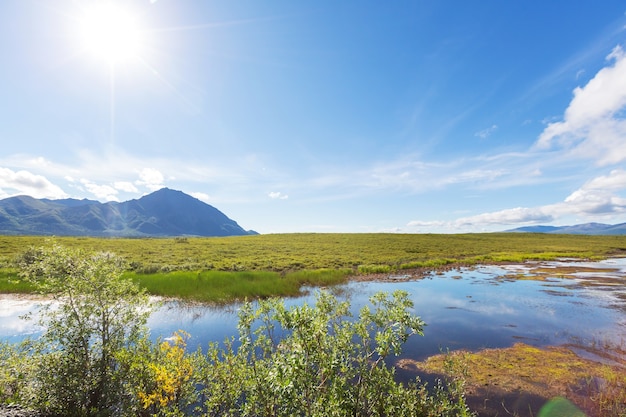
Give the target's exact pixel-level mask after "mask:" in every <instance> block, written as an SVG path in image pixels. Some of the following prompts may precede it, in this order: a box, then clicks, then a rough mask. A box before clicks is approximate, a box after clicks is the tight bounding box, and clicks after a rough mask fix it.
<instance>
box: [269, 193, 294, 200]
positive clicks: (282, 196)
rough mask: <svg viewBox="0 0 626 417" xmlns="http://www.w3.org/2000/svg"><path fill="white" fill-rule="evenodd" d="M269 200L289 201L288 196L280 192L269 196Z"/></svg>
mask: <svg viewBox="0 0 626 417" xmlns="http://www.w3.org/2000/svg"><path fill="white" fill-rule="evenodd" d="M268 196H269V198H271V199H274V200H287V199H288V198H289V196H288V195H286V194H283V193H281V192H280V191H272V192H270V193H269V194H268Z"/></svg>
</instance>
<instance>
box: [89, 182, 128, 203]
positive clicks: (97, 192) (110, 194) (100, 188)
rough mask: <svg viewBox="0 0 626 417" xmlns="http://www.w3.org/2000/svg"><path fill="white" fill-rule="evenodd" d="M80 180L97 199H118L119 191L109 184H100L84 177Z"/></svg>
mask: <svg viewBox="0 0 626 417" xmlns="http://www.w3.org/2000/svg"><path fill="white" fill-rule="evenodd" d="M80 182H81V184H83V186H84V187H85V189H86V190H87V191H89V192H90V193H92V194H93V195H94V196H96V198H97V199H99V200H106V201H119V199H118V197H117V194H118V192H119V191H118V190H116V189H115V188H113V187H112V186H110V185H106V184H104V185H100V184H96V183H93V182H91V181H89V180H86V179H81V180H80Z"/></svg>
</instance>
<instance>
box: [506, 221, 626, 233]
mask: <svg viewBox="0 0 626 417" xmlns="http://www.w3.org/2000/svg"><path fill="white" fill-rule="evenodd" d="M507 232H520V233H551V234H570V235H626V223H620V224H604V223H584V224H576V225H573V226H526V227H518V228H517V229H511V230H507Z"/></svg>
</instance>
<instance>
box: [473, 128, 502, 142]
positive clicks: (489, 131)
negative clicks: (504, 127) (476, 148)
mask: <svg viewBox="0 0 626 417" xmlns="http://www.w3.org/2000/svg"><path fill="white" fill-rule="evenodd" d="M496 130H498V126H497V125H491V127H488V128H486V129H483V130H479V131H478V132H476V133H474V136H476V137H479V138H481V139H487V138H488V137H489V136H491V134H492V133H493V132H495V131H496Z"/></svg>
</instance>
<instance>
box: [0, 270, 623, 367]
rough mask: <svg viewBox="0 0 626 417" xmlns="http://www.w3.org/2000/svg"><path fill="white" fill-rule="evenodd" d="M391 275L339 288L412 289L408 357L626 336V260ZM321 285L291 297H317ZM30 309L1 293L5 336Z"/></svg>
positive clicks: (204, 317) (179, 324)
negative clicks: (540, 276) (413, 325)
mask: <svg viewBox="0 0 626 417" xmlns="http://www.w3.org/2000/svg"><path fill="white" fill-rule="evenodd" d="M537 266H541V267H542V268H544V269H545V268H548V269H550V268H551V269H554V271H555V272H554V273H553V274H548V275H545V273H544V279H545V280H535V279H523V280H519V279H513V278H512V276H513V275H516V276H517V277H519V276H520V275H524V276H525V277H526V278H532V276H533V275H534V272H533V268H534V267H537ZM571 266H574V267H576V268H579V269H580V270H581V272H578V273H573V274H570V276H569V277H568V278H557V277H555V276H558V275H559V268H564V267H571ZM590 268H594V269H593V270H591V269H590ZM570 272H571V271H570ZM390 278H391V279H390V280H389V281H388V282H352V283H349V284H347V285H344V286H341V287H339V288H335V289H334V290H333V291H335V292H337V294H338V296H339V298H342V299H349V300H350V301H351V302H352V305H353V310H354V312H355V313H356V312H357V311H358V309H359V308H360V307H361V306H362V305H363V304H364V303H367V300H368V298H369V297H370V296H371V295H372V294H374V293H376V292H378V291H387V292H392V291H395V290H398V289H401V290H405V291H407V292H408V293H409V294H410V297H411V298H412V300H413V301H414V303H415V308H414V313H415V314H417V315H418V316H420V317H421V318H422V319H423V320H424V321H425V322H426V324H427V326H426V327H425V328H424V336H423V337H420V336H414V337H412V338H411V339H409V341H408V342H407V344H406V345H405V348H404V353H403V355H402V357H403V358H412V359H418V360H419V359H423V358H425V357H427V356H430V355H432V354H437V353H440V352H441V351H444V350H446V349H450V350H454V349H459V348H464V349H470V350H478V349H481V348H493V347H506V346H510V345H512V344H514V343H516V342H519V341H522V342H524V343H528V344H531V345H535V346H543V345H553V344H562V343H577V344H593V343H597V342H607V341H610V342H613V343H618V344H619V343H624V342H625V341H626V259H611V260H607V261H602V262H594V263H587V262H585V263H581V262H571V261H570V262H566V261H564V262H550V263H541V264H525V265H523V266H516V265H511V266H508V267H506V266H505V267H501V266H484V267H477V268H473V269H462V270H454V271H449V272H446V273H444V274H441V275H433V276H430V277H427V278H424V279H419V280H406V279H405V277H390ZM315 291H316V290H311V292H310V294H309V295H307V296H304V297H300V298H296V299H289V300H286V303H287V304H299V303H302V302H307V303H309V304H311V303H313V302H314V293H315ZM29 311H36V302H35V301H33V300H30V299H14V298H11V297H5V298H0V339H3V340H9V341H18V340H20V339H22V338H23V337H24V336H25V335H28V334H34V335H36V334H37V333H38V332H39V331H40V329H37V328H36V327H35V326H34V325H33V324H32V323H30V322H25V321H23V320H21V319H20V318H19V316H20V315H22V314H24V313H26V312H29ZM236 325H237V306H236V305H235V306H230V307H226V308H211V307H207V306H203V305H185V304H181V303H177V302H168V303H165V304H164V305H163V306H162V307H161V308H160V309H159V310H158V311H156V312H155V313H154V314H153V315H152V317H151V318H150V320H149V327H150V329H151V332H152V335H153V336H154V337H164V338H166V337H168V336H170V335H171V334H172V333H173V332H174V331H176V330H179V329H182V330H185V331H186V332H188V333H190V334H191V339H190V341H189V347H190V348H191V349H195V348H196V347H199V346H202V347H206V345H207V344H208V343H209V342H210V341H217V342H220V341H223V340H224V339H225V338H227V337H230V336H233V335H236Z"/></svg>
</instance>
